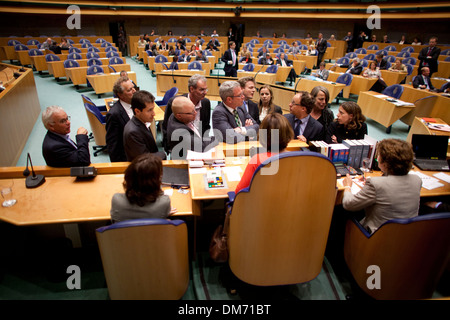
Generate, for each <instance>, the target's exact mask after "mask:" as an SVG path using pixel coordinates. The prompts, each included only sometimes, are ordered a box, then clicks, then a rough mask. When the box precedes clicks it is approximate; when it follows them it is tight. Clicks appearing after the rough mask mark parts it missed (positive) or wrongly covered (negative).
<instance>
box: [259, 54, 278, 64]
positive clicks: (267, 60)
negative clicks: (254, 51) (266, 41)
mask: <svg viewBox="0 0 450 320" xmlns="http://www.w3.org/2000/svg"><path fill="white" fill-rule="evenodd" d="M258 63H259V64H262V65H269V66H270V65H273V64H275V61H273V59H272V57H271V56H270V53H269V52H267V53H266V56H265V57H262V58H261V61H259V62H258Z"/></svg>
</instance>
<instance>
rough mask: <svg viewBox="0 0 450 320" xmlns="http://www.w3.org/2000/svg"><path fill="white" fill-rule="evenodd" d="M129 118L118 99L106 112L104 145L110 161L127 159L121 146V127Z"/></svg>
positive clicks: (123, 126)
mask: <svg viewBox="0 0 450 320" xmlns="http://www.w3.org/2000/svg"><path fill="white" fill-rule="evenodd" d="M129 120H130V118H129V117H128V114H127V112H126V111H125V109H124V108H123V106H122V104H121V103H120V100H117V101H116V102H115V103H114V105H113V106H112V107H111V109H109V111H108V113H107V114H106V146H107V148H108V153H109V159H110V160H111V162H121V161H127V156H126V154H125V149H124V147H123V128H125V125H126V124H127V122H128V121H129Z"/></svg>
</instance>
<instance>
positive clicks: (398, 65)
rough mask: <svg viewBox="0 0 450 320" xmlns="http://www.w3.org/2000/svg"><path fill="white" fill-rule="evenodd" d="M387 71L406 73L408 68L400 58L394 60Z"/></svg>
mask: <svg viewBox="0 0 450 320" xmlns="http://www.w3.org/2000/svg"><path fill="white" fill-rule="evenodd" d="M388 70H389V71H395V72H408V68H407V67H406V66H405V65H404V64H403V63H402V59H401V58H397V59H395V62H394V63H393V64H392V66H391V67H390V68H389V69H388Z"/></svg>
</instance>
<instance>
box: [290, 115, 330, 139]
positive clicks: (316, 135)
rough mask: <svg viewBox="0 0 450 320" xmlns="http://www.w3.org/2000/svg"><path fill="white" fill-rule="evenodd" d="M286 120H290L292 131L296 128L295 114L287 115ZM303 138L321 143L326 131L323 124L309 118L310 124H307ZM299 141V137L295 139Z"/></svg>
mask: <svg viewBox="0 0 450 320" xmlns="http://www.w3.org/2000/svg"><path fill="white" fill-rule="evenodd" d="M284 116H285V117H286V119H288V121H289V123H290V124H291V127H292V130H294V128H295V123H294V121H295V116H294V115H293V114H285V115H284ZM303 136H304V137H305V138H306V140H308V141H321V140H323V139H324V138H325V137H324V131H323V126H322V124H321V123H320V122H319V121H317V120H316V119H314V118H313V117H309V120H308V123H307V124H306V127H305V130H304V131H303ZM294 138H295V139H297V137H296V136H295V137H294Z"/></svg>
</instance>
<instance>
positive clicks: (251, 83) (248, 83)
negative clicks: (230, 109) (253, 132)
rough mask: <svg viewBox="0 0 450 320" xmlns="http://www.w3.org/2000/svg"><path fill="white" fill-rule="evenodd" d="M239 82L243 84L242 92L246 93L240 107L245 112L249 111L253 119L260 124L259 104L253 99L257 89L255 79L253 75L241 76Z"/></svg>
mask: <svg viewBox="0 0 450 320" xmlns="http://www.w3.org/2000/svg"><path fill="white" fill-rule="evenodd" d="M238 82H239V84H240V85H241V88H242V93H243V94H244V103H243V104H242V106H240V107H239V108H242V109H243V110H244V111H245V112H247V113H249V114H250V116H251V117H252V119H253V120H255V121H256V122H257V123H258V124H260V122H259V109H258V105H257V104H256V103H255V102H253V101H252V99H253V95H254V94H255V91H256V86H255V79H254V78H253V77H243V78H239V80H238Z"/></svg>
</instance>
